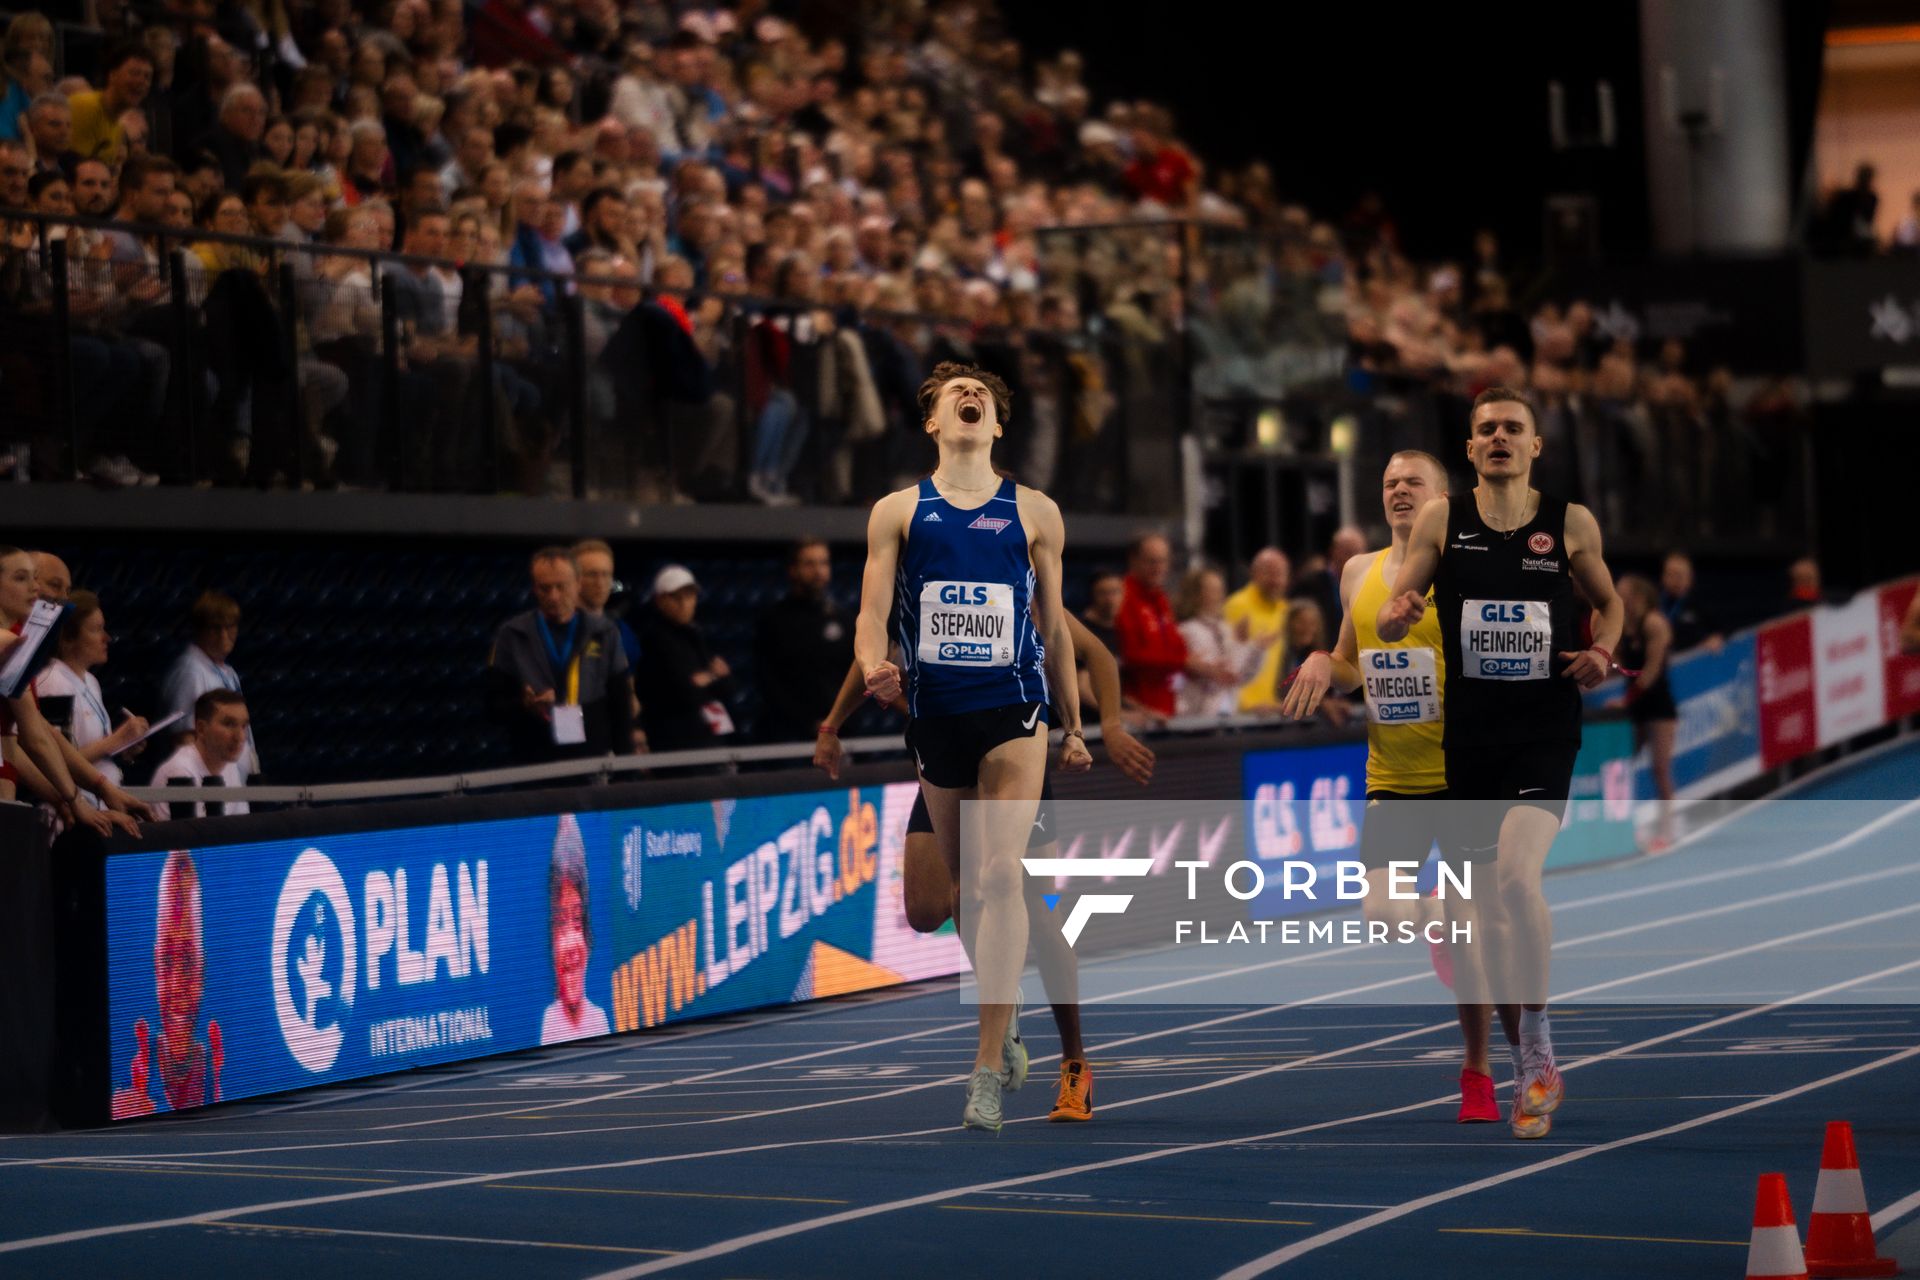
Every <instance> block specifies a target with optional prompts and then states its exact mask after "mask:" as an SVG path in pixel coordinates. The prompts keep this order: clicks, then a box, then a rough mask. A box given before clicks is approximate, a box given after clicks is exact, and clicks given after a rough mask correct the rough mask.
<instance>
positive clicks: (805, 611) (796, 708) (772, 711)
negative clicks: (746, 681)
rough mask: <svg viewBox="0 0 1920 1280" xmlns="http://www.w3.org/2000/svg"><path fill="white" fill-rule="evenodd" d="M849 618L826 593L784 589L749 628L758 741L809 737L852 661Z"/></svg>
mask: <svg viewBox="0 0 1920 1280" xmlns="http://www.w3.org/2000/svg"><path fill="white" fill-rule="evenodd" d="M853 621H854V620H853V618H851V617H850V616H848V614H847V613H846V611H845V610H843V609H841V608H840V606H839V605H837V604H835V603H834V602H833V598H832V597H831V596H827V597H822V598H821V599H818V600H809V599H807V598H806V597H804V596H798V595H788V596H786V597H785V598H783V599H782V600H780V601H779V602H778V603H777V604H775V605H774V606H773V607H772V608H771V609H768V610H767V611H766V612H765V613H763V614H761V615H760V622H759V624H758V625H757V626H756V627H755V628H754V633H753V665H754V679H755V680H756V681H757V682H758V684H759V686H760V701H761V711H760V722H759V724H758V725H757V726H756V728H757V731H758V734H759V738H760V740H761V741H762V742H810V741H812V739H813V736H814V731H815V730H816V729H817V728H818V727H819V725H820V721H821V719H822V718H824V717H825V716H826V714H827V712H828V711H830V710H832V708H833V699H834V695H836V694H838V693H839V692H840V683H841V681H843V680H845V679H846V678H847V668H849V667H851V666H852V665H853Z"/></svg>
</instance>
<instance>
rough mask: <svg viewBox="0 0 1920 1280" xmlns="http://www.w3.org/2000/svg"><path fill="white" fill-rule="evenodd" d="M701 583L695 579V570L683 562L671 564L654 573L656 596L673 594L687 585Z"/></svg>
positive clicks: (691, 585)
mask: <svg viewBox="0 0 1920 1280" xmlns="http://www.w3.org/2000/svg"><path fill="white" fill-rule="evenodd" d="M699 585H700V584H699V583H698V582H697V581H695V580H694V576H693V572H692V571H691V570H690V569H688V568H687V566H685V565H683V564H670V565H668V566H667V567H666V568H664V569H662V570H661V571H660V572H659V573H656V574H654V575H653V594H655V595H656V596H665V595H672V594H673V593H674V592H676V591H679V590H682V589H684V588H686V587H697V586H699Z"/></svg>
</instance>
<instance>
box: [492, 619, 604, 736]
mask: <svg viewBox="0 0 1920 1280" xmlns="http://www.w3.org/2000/svg"><path fill="white" fill-rule="evenodd" d="M535 616H536V615H535V614H533V613H531V612H528V613H523V614H519V615H518V616H516V617H513V618H509V619H508V620H507V621H506V622H504V623H502V624H501V627H500V629H499V630H498V631H497V632H495V633H494V637H493V652H492V654H491V655H490V656H489V657H488V659H487V706H488V709H489V710H490V711H491V712H492V714H493V718H494V719H495V720H496V721H498V722H499V723H500V724H501V725H502V726H503V727H504V728H505V729H506V731H507V739H508V743H509V746H510V747H511V749H512V751H513V758H514V761H515V763H517V764H541V763H544V762H546V761H548V760H564V759H568V758H571V757H574V756H604V755H608V754H612V755H626V754H628V753H629V752H631V751H632V750H633V699H632V698H631V697H630V696H629V694H628V687H627V653H626V650H625V649H624V648H623V647H622V646H621V644H620V633H619V631H618V630H617V629H616V628H615V626H614V623H613V620H612V619H610V618H607V617H598V618H596V617H591V616H589V615H587V614H585V613H580V614H576V615H574V616H575V617H577V618H579V620H580V631H579V635H578V637H577V638H576V639H575V641H574V646H575V648H576V649H577V650H578V656H579V660H580V710H581V713H582V719H583V720H584V721H585V723H586V741H585V742H583V743H580V744H578V745H575V746H565V747H562V746H558V745H556V744H555V742H554V740H553V726H552V723H551V722H550V721H549V720H548V719H547V718H546V717H545V716H542V715H539V714H538V713H536V712H532V711H528V710H527V709H526V706H525V704H523V703H522V701H521V695H522V691H523V690H525V689H528V688H531V689H532V690H533V691H534V692H535V693H539V692H541V691H543V690H546V689H552V690H554V692H555V694H556V695H557V697H558V700H560V701H563V702H564V701H565V700H566V695H567V689H566V683H565V679H566V675H565V672H564V671H561V672H555V671H554V669H553V662H552V659H551V658H550V657H549V656H548V654H547V649H546V644H545V642H544V641H543V640H542V639H541V636H540V630H539V627H538V625H537V624H536V622H535V620H534V619H535ZM555 639H556V641H558V642H559V643H565V639H564V637H562V636H556V637H555Z"/></svg>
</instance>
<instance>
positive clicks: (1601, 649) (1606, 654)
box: [1587, 644, 1614, 667]
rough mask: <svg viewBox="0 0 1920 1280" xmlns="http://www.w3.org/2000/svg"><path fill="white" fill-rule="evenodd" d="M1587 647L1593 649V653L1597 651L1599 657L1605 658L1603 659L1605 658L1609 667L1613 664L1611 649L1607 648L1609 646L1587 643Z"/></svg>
mask: <svg viewBox="0 0 1920 1280" xmlns="http://www.w3.org/2000/svg"><path fill="white" fill-rule="evenodd" d="M1587 648H1589V649H1591V650H1593V651H1594V652H1595V653H1597V654H1599V655H1600V656H1601V657H1603V658H1605V659H1606V660H1607V665H1608V666H1610V667H1611V666H1613V665H1614V662H1613V650H1611V649H1609V648H1607V646H1605V645H1603V644H1590V645H1588V646H1587Z"/></svg>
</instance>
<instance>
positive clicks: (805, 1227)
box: [345, 960, 1920, 1280]
mask: <svg viewBox="0 0 1920 1280" xmlns="http://www.w3.org/2000/svg"><path fill="white" fill-rule="evenodd" d="M1914 966H1920V960H1916V961H1913V962H1911V963H1910V964H1908V965H1903V966H1900V967H1901V968H1903V969H1904V968H1912V967H1914ZM1881 976H1883V975H1882V974H1879V973H1875V974H1868V975H1865V976H1863V977H1860V978H1854V979H1849V980H1848V981H1846V982H1841V983H1835V984H1833V985H1832V986H1829V987H1823V988H1821V989H1819V990H1817V991H1809V992H1804V993H1802V994H1800V995H1797V996H1794V997H1792V998H1790V999H1788V1000H1783V1001H1780V1002H1777V1003H1776V1004H1774V1005H1767V1006H1759V1007H1756V1008H1753V1009H1747V1010H1742V1011H1740V1012H1738V1013H1734V1014H1729V1015H1728V1016H1727V1017H1725V1018H1720V1019H1716V1020H1715V1021H1714V1022H1710V1023H1705V1024H1702V1027H1701V1029H1703V1030H1704V1029H1706V1028H1710V1027H1713V1026H1724V1025H1726V1024H1727V1023H1728V1022H1731V1021H1737V1020H1740V1019H1742V1018H1751V1017H1757V1016H1759V1015H1760V1014H1763V1013H1770V1012H1772V1011H1774V1010H1775V1009H1778V1008H1780V1007H1782V1006H1784V1005H1788V1004H1798V1003H1801V1002H1803V1001H1806V1000H1817V999H1820V998H1822V997H1824V996H1827V995H1831V994H1832V993H1833V992H1834V991H1837V990H1840V989H1842V988H1845V987H1849V986H1853V985H1856V984H1858V983H1861V982H1868V981H1872V980H1873V979H1875V978H1878V977H1881ZM1687 1034H1688V1030H1687V1029H1682V1030H1679V1031H1670V1032H1667V1033H1665V1034H1664V1035H1660V1036H1656V1037H1654V1038H1653V1039H1651V1040H1648V1041H1646V1042H1645V1043H1646V1044H1649V1045H1651V1044H1658V1043H1661V1042H1664V1041H1667V1040H1673V1039H1676V1038H1678V1037H1680V1036H1684V1035H1687ZM1639 1047H1641V1046H1639V1045H1629V1046H1625V1047H1623V1048H1622V1049H1619V1050H1615V1051H1614V1052H1613V1053H1611V1054H1607V1055H1601V1056H1598V1057H1595V1058H1591V1059H1582V1060H1581V1061H1579V1062H1575V1063H1569V1064H1567V1065H1566V1066H1565V1067H1563V1068H1562V1070H1563V1071H1572V1070H1574V1069H1576V1068H1578V1067H1582V1066H1585V1065H1587V1064H1588V1063H1589V1062H1597V1061H1600V1060H1601V1057H1617V1056H1620V1055H1621V1054H1622V1053H1627V1052H1631V1051H1632V1050H1633V1049H1635V1048H1639ZM1915 1054H1920V1047H1916V1048H1913V1049H1909V1050H1904V1051H1902V1052H1901V1053H1899V1054H1895V1055H1892V1056H1891V1057H1889V1058H1886V1059H1883V1060H1881V1061H1880V1062H1879V1063H1877V1064H1869V1065H1867V1066H1863V1067H1856V1068H1853V1070H1852V1071H1850V1072H1843V1073H1841V1074H1840V1076H1838V1077H1834V1078H1835V1079H1840V1078H1845V1077H1846V1076H1848V1075H1855V1074H1859V1073H1860V1072H1861V1071H1865V1070H1871V1069H1873V1067H1874V1066H1877V1065H1889V1064H1891V1063H1892V1062H1894V1061H1897V1060H1899V1059H1900V1058H1902V1057H1910V1056H1913V1055H1915ZM1786 1096H1790V1095H1786ZM1456 1097H1457V1095H1456V1094H1452V1093H1445V1094H1441V1095H1439V1096H1438V1097H1434V1098H1428V1099H1425V1100H1423V1101H1420V1102H1414V1103H1409V1104H1407V1105H1405V1106H1399V1107H1390V1108H1386V1109H1383V1110H1380V1111H1373V1112H1367V1113H1365V1114H1362V1115H1357V1116H1346V1117H1343V1118H1341V1119H1338V1120H1326V1121H1321V1122H1319V1123H1317V1124H1309V1125H1301V1126H1298V1127H1296V1128H1292V1129H1282V1130H1279V1131H1278V1132H1275V1133H1264V1134H1256V1135H1254V1136H1252V1137H1246V1138H1224V1139H1219V1140H1216V1141H1213V1142H1196V1143H1190V1144H1188V1145H1186V1146H1182V1147H1171V1148H1162V1149H1159V1150H1155V1151H1142V1152H1136V1153H1135V1154H1133V1155H1127V1156H1116V1157H1113V1158H1111V1159H1108V1160H1099V1161H1091V1162H1089V1163H1086V1164H1079V1165H1073V1166H1069V1167H1067V1168H1064V1169H1054V1170H1049V1171H1045V1172H1041V1173H1033V1174H1027V1175H1024V1176H1022V1177H1017V1178H1006V1179H1002V1180H1000V1181H997V1182H987V1183H978V1184H975V1185H973V1186H968V1187H949V1188H947V1189H945V1190H943V1191H936V1192H931V1193H928V1194H925V1195H918V1196H910V1197H908V1198H906V1199H903V1200H894V1201H890V1202H888V1203H885V1204H878V1205H867V1206H863V1207H861V1208H856V1209H845V1210H841V1211H840V1212H838V1213H831V1214H826V1215H823V1216H821V1217H818V1218H810V1219H805V1220H802V1221H800V1222H793V1223H788V1224H787V1225H785V1226H781V1227H771V1228H768V1229H766V1230H763V1231H756V1232H752V1233H750V1234H747V1235H742V1236H735V1237H733V1238H732V1239H729V1240H721V1241H717V1242H715V1243H713V1244H710V1245H705V1246H703V1247H700V1248H697V1249H690V1250H688V1251H686V1252H685V1253H681V1254H677V1255H675V1256H674V1257H672V1258H662V1259H659V1260H657V1261H654V1262H649V1263H642V1264H639V1265H637V1266H633V1267H627V1268H622V1269H621V1270H618V1271H609V1272H605V1273H603V1274H601V1275H598V1276H595V1277H593V1280H634V1278H635V1277H638V1276H645V1275H653V1274H655V1273H657V1272H661V1271H667V1270H671V1269H673V1268H674V1267H679V1266H683V1265H686V1264H688V1263H693V1262H704V1261H706V1260H708V1259H710V1258H716V1257H720V1256H723V1255H726V1254H732V1253H738V1252H739V1251H741V1250H743V1249H749V1248H752V1247H754V1246H756V1245H761V1244H766V1243H769V1242H771V1241H774V1240H781V1239H785V1238H786V1237H788V1236H792V1235H798V1234H800V1233H802V1232H806V1231H814V1230H818V1229H820V1228H822V1227H831V1226H838V1225H841V1224H842V1223H847V1222H856V1221H859V1220H861V1219H863V1218H870V1217H874V1216H877V1215H879V1214H883V1213H892V1212H895V1211H898V1210H901V1209H914V1208H919V1207H920V1206H922V1205H926V1204H932V1203H935V1202H937V1201H940V1200H946V1199H952V1198H955V1197H959V1196H967V1195H979V1194H982V1193H985V1192H992V1191H1002V1190H1005V1189H1007V1188H1009V1187H1019V1186H1031V1185H1033V1184H1034V1183H1039V1182H1048V1181H1052V1180H1053V1179H1056V1178H1070V1177H1077V1176H1078V1175H1080V1174H1083V1173H1097V1172H1101V1171H1103V1170H1107V1169H1116V1168H1122V1167H1125V1166H1128V1165H1135V1164H1144V1163H1147V1162H1149V1161H1153V1160H1160V1159H1164V1158H1166V1157H1168V1156H1178V1155H1190V1154H1194V1153H1197V1152H1203V1151H1217V1150H1220V1149H1222V1148H1226V1147H1241V1146H1250V1145H1255V1144H1260V1143H1272V1142H1276V1141H1278V1140H1280V1139H1283V1138H1290V1137H1294V1136H1297V1135H1299V1134H1302V1133H1315V1132H1319V1131H1322V1130H1326V1129H1332V1128H1338V1127H1340V1126H1342V1125H1348V1124H1357V1123H1361V1122H1363V1121H1367V1120H1377V1119H1384V1118H1387V1117H1390V1116H1397V1115H1403V1114H1405V1113H1407V1112H1410V1111H1419V1110H1423V1109H1425V1108H1427V1107H1431V1106H1435V1105H1438V1104H1441V1103H1446V1102H1452V1101H1453V1100H1454V1099H1455V1098H1456ZM1775 1100H1778V1098H1777V1097H1776V1098H1775ZM1761 1105H1765V1103H1764V1101H1755V1102H1749V1103H1746V1104H1744V1106H1743V1107H1742V1108H1736V1109H1733V1110H1730V1111H1728V1112H1726V1113H1723V1114H1735V1113H1736V1112H1737V1111H1738V1110H1741V1109H1747V1110H1750V1109H1752V1108H1753V1107H1756V1106H1761ZM1479 1145H1481V1146H1483V1147H1484V1144H1479ZM1603 1149H1605V1148H1603V1147H1583V1148H1580V1149H1578V1150H1575V1151H1571V1152H1569V1153H1568V1155H1567V1156H1563V1157H1559V1159H1561V1160H1565V1159H1567V1158H1570V1157H1582V1156H1586V1155H1589V1154H1593V1153H1596V1152H1598V1151H1600V1150H1603ZM1528 1167H1532V1166H1528ZM383 1190H385V1189H384V1188H383ZM345 1194H348V1195H351V1194H355V1193H345ZM358 1194H359V1195H362V1196H365V1195H369V1194H373V1193H368V1192H361V1193H358ZM1389 1212H1390V1211H1389Z"/></svg>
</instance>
